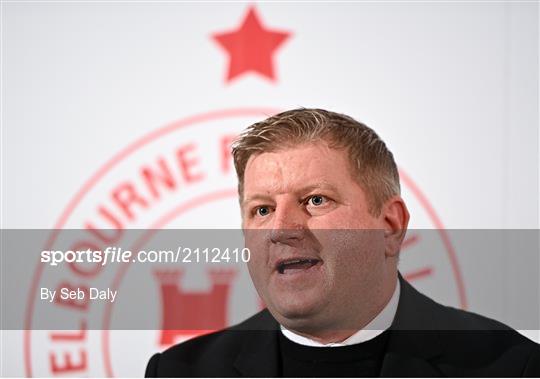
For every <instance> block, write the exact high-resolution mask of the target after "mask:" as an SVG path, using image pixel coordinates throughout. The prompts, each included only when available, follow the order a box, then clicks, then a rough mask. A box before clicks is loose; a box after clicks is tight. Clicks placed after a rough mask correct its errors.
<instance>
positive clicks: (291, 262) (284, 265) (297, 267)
mask: <svg viewBox="0 0 540 379" xmlns="http://www.w3.org/2000/svg"><path fill="white" fill-rule="evenodd" d="M319 262H321V261H320V260H319V259H314V258H295V259H287V260H283V261H281V262H278V264H277V267H276V268H277V271H278V273H280V274H285V273H287V272H289V273H292V272H295V271H302V270H308V269H310V268H311V267H313V266H315V265H316V264H318V263H319Z"/></svg>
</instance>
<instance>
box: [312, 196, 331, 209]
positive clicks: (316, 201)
mask: <svg viewBox="0 0 540 379" xmlns="http://www.w3.org/2000/svg"><path fill="white" fill-rule="evenodd" d="M327 201H328V199H327V198H326V197H324V196H321V195H313V196H311V197H310V198H308V201H307V204H308V205H313V206H315V207H318V206H321V205H323V204H324V203H325V202H327Z"/></svg>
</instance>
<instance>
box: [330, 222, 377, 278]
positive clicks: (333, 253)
mask: <svg viewBox="0 0 540 379" xmlns="http://www.w3.org/2000/svg"><path fill="white" fill-rule="evenodd" d="M321 234H322V235H321V237H320V241H321V244H322V245H323V247H324V248H323V251H324V257H323V259H324V260H325V261H326V262H327V263H328V265H329V269H331V271H332V272H333V275H334V276H335V280H336V281H338V280H339V281H351V280H362V278H365V277H367V276H370V275H371V274H372V273H375V272H378V271H379V270H380V269H381V267H382V264H383V263H384V256H385V255H384V232H383V231H382V230H370V229H366V230H360V229H359V230H351V229H343V230H332V231H327V232H322V233H321Z"/></svg>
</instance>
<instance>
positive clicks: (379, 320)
mask: <svg viewBox="0 0 540 379" xmlns="http://www.w3.org/2000/svg"><path fill="white" fill-rule="evenodd" d="M399 293H400V285H399V280H398V281H397V284H396V288H395V289H394V294H393V295H392V297H391V298H390V300H389V301H388V303H387V304H386V306H385V307H384V308H383V310H382V311H381V312H380V313H379V314H378V315H377V316H375V318H374V319H373V320H371V322H370V323H369V324H367V325H366V327H365V328H364V329H361V330H359V331H357V332H356V333H354V334H353V335H352V336H350V337H349V338H347V339H345V340H344V341H341V342H331V343H329V344H323V343H320V342H317V341H314V340H312V339H310V338H307V337H304V336H301V335H299V334H296V333H294V332H292V331H290V330H288V329H286V328H285V327H284V326H283V325H280V327H281V332H282V333H283V335H284V336H285V337H287V338H288V339H290V340H291V341H293V342H296V343H298V344H300V345H305V346H313V347H336V346H347V345H354V344H357V343H361V342H366V341H369V340H370V339H373V338H375V337H377V336H378V335H379V334H381V333H382V332H384V331H385V330H386V329H388V328H389V327H390V325H392V322H393V321H394V317H395V315H396V311H397V306H398V301H399Z"/></svg>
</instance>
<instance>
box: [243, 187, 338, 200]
mask: <svg viewBox="0 0 540 379" xmlns="http://www.w3.org/2000/svg"><path fill="white" fill-rule="evenodd" d="M317 189H325V190H330V191H333V192H338V190H337V187H335V186H334V185H332V184H330V183H325V182H320V183H316V184H310V185H308V186H304V187H302V188H300V189H298V190H297V191H296V192H297V193H306V192H311V191H313V190H317ZM270 198H271V196H270V195H263V194H256V195H252V196H249V197H247V198H246V199H245V200H244V201H243V202H242V204H247V203H249V202H251V201H254V200H268V199H270Z"/></svg>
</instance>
